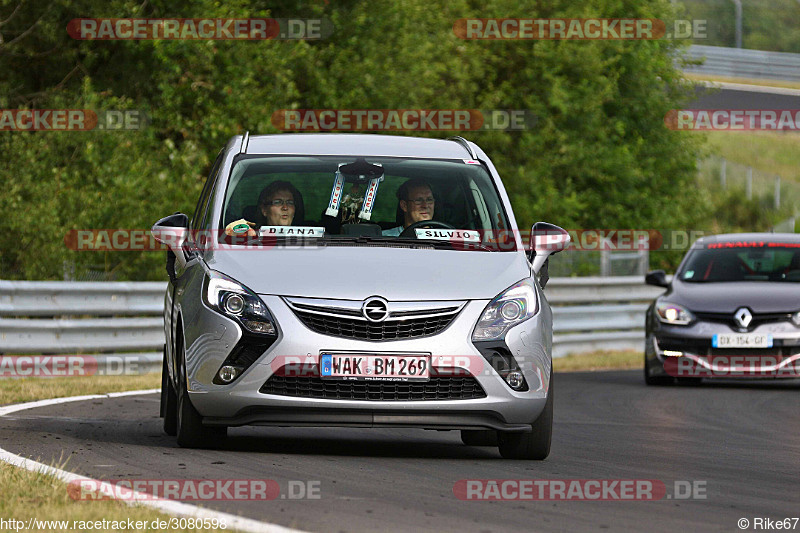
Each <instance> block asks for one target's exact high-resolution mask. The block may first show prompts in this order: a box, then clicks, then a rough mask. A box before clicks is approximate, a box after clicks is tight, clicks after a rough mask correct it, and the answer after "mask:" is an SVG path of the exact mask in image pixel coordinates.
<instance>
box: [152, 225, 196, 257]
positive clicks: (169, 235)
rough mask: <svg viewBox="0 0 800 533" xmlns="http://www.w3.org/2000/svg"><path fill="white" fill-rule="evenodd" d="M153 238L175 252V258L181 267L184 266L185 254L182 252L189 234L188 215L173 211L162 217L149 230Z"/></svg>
mask: <svg viewBox="0 0 800 533" xmlns="http://www.w3.org/2000/svg"><path fill="white" fill-rule="evenodd" d="M150 231H151V232H152V234H153V238H154V239H155V240H157V241H158V242H160V243H161V244H164V245H166V246H167V247H168V248H169V249H170V251H171V252H172V253H174V254H175V260H176V261H177V262H178V264H179V265H180V266H181V267H183V266H186V256H185V255H184V254H183V245H184V244H185V243H186V238H187V237H188V235H189V217H188V216H186V215H184V214H183V213H175V214H174V215H170V216H168V217H164V218H162V219H161V220H159V221H158V222H156V223H155V224H153V227H152V229H151V230H150Z"/></svg>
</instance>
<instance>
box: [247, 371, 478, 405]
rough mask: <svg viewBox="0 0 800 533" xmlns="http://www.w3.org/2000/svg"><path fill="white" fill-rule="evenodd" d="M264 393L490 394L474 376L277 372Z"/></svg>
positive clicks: (340, 396)
mask: <svg viewBox="0 0 800 533" xmlns="http://www.w3.org/2000/svg"><path fill="white" fill-rule="evenodd" d="M259 392H261V393H262V394H274V395H277V396H292V397H295V398H320V399H325V400H367V401H389V402H409V401H433V400H474V399H478V398H486V392H485V391H484V390H483V387H481V385H480V383H478V381H477V380H476V379H475V378H474V377H472V376H464V375H437V376H431V378H430V381H425V382H397V381H342V380H324V379H322V378H320V377H319V376H303V377H295V376H280V375H273V376H272V377H271V378H269V379H268V380H267V382H266V383H264V385H262V386H261V389H260V390H259Z"/></svg>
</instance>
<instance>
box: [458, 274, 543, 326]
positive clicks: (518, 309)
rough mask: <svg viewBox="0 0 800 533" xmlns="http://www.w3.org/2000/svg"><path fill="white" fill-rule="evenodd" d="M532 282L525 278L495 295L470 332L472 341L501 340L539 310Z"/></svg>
mask: <svg viewBox="0 0 800 533" xmlns="http://www.w3.org/2000/svg"><path fill="white" fill-rule="evenodd" d="M533 283H534V282H533V280H531V278H526V279H524V280H522V281H520V282H519V283H517V284H515V285H512V286H511V287H509V288H507V289H506V290H504V291H503V292H501V293H500V294H499V295H497V296H496V297H495V298H494V299H493V300H492V301H491V302H489V305H487V306H486V309H484V310H483V313H481V318H480V320H478V323H477V324H476V325H475V330H474V331H473V332H472V340H473V341H489V340H497V339H502V338H503V337H504V336H505V334H506V332H507V331H508V330H509V329H511V328H512V327H514V326H516V325H517V324H520V323H521V322H524V321H525V320H528V319H529V318H531V317H532V316H533V315H535V314H536V312H537V311H538V310H539V303H538V301H537V299H536V288H535V287H534V286H533Z"/></svg>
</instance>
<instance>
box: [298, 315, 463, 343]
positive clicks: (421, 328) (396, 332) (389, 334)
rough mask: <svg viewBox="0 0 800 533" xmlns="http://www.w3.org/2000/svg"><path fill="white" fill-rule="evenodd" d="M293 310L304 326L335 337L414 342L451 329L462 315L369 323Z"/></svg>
mask: <svg viewBox="0 0 800 533" xmlns="http://www.w3.org/2000/svg"><path fill="white" fill-rule="evenodd" d="M293 311H294V313H295V314H296V315H297V317H298V318H299V319H300V320H301V321H302V322H303V324H305V325H306V326H307V327H308V328H309V329H311V330H313V331H316V332H317V333H322V334H324V335H330V336H332V337H345V338H348V339H364V340H371V341H383V340H394V339H412V338H417V337H427V336H430V335H436V334H437V333H439V332H440V331H442V330H443V329H445V328H446V327H447V326H449V325H450V323H451V322H452V321H453V319H454V318H455V317H456V315H457V314H458V311H455V312H452V313H448V314H445V315H441V316H434V317H425V318H409V319H406V320H387V321H384V322H368V321H366V320H363V319H357V318H346V317H337V316H329V315H323V314H318V313H313V312H307V311H300V310H298V309H294V310H293Z"/></svg>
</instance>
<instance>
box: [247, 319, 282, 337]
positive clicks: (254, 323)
mask: <svg viewBox="0 0 800 533" xmlns="http://www.w3.org/2000/svg"><path fill="white" fill-rule="evenodd" d="M242 324H244V327H246V328H247V329H249V330H250V331H252V332H253V333H266V334H267V335H275V326H273V325H272V322H260V321H258V320H244V319H243V320H242Z"/></svg>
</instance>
